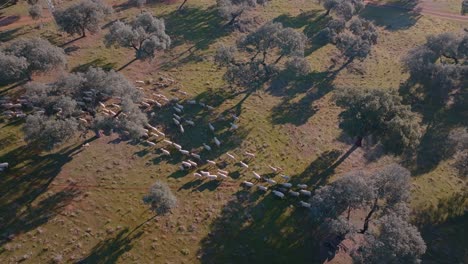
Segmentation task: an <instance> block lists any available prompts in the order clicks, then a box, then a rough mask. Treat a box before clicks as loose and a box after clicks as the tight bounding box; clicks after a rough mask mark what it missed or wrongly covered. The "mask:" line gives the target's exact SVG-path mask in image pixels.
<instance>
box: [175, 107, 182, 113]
mask: <svg viewBox="0 0 468 264" xmlns="http://www.w3.org/2000/svg"><path fill="white" fill-rule="evenodd" d="M173 108H174V110H175V111H176V112H177V113H179V114H180V113H182V110H180V109H179V108H177V107H173Z"/></svg>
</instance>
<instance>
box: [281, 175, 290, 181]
mask: <svg viewBox="0 0 468 264" xmlns="http://www.w3.org/2000/svg"><path fill="white" fill-rule="evenodd" d="M281 178H283V179H285V180H287V181H289V180H290V179H291V177H289V176H287V175H281Z"/></svg>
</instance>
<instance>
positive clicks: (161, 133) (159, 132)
mask: <svg viewBox="0 0 468 264" xmlns="http://www.w3.org/2000/svg"><path fill="white" fill-rule="evenodd" d="M156 133H158V134H159V135H161V136H163V137H165V136H166V134H164V133H163V132H161V131H159V130H156Z"/></svg>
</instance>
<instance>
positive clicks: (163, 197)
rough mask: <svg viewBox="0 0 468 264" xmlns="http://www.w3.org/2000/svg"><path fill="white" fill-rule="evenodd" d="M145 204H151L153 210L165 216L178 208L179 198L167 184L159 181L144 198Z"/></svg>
mask: <svg viewBox="0 0 468 264" xmlns="http://www.w3.org/2000/svg"><path fill="white" fill-rule="evenodd" d="M143 202H144V203H145V204H149V205H150V206H151V210H152V211H154V212H156V213H157V214H159V215H165V214H167V213H169V212H170V211H171V210H172V209H173V208H174V207H176V206H177V197H175V195H174V194H173V193H172V191H171V189H170V188H169V186H167V184H165V183H163V182H161V181H157V182H156V183H155V184H154V185H153V186H151V188H150V190H149V193H148V194H147V195H145V196H144V197H143Z"/></svg>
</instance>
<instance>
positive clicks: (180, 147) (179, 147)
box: [172, 142, 182, 150]
mask: <svg viewBox="0 0 468 264" xmlns="http://www.w3.org/2000/svg"><path fill="white" fill-rule="evenodd" d="M172 145H173V146H174V148H176V149H179V150H180V149H182V146H181V145H179V144H177V143H174V142H172Z"/></svg>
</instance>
